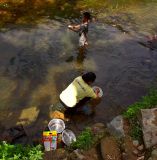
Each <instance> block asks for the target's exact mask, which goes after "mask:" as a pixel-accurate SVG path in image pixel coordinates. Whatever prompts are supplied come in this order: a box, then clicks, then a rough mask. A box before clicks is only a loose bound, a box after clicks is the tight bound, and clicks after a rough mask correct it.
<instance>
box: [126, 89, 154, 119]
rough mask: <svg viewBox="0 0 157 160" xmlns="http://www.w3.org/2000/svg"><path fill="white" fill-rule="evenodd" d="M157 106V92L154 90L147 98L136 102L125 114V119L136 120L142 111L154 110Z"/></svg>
mask: <svg viewBox="0 0 157 160" xmlns="http://www.w3.org/2000/svg"><path fill="white" fill-rule="evenodd" d="M155 105H157V90H155V89H152V90H151V91H150V92H149V94H148V95H147V96H144V97H142V99H141V100H140V101H139V102H136V103H134V104H132V105H130V106H129V107H128V110H127V111H126V112H124V117H126V118H128V119H134V118H135V117H136V116H137V114H138V113H139V111H140V110H141V109H146V108H152V107H154V106H155Z"/></svg>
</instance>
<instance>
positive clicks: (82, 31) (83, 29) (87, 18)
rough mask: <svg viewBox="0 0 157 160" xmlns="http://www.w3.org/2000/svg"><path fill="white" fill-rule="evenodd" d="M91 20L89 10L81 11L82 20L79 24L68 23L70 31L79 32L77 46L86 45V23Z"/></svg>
mask: <svg viewBox="0 0 157 160" xmlns="http://www.w3.org/2000/svg"><path fill="white" fill-rule="evenodd" d="M90 20H91V15H90V13H89V12H84V13H83V20H82V23H81V24H78V25H69V26H68V28H69V29H71V30H72V31H75V32H78V33H79V36H80V38H79V46H80V47H86V46H87V45H88V40H87V33H88V24H89V22H90Z"/></svg>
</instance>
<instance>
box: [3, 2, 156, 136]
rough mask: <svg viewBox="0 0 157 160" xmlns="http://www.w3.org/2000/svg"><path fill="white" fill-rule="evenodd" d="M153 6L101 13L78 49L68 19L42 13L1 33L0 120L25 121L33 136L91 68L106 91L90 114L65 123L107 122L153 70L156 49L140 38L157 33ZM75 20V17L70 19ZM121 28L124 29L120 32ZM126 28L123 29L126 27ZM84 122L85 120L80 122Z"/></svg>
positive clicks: (140, 92) (142, 89)
mask: <svg viewBox="0 0 157 160" xmlns="http://www.w3.org/2000/svg"><path fill="white" fill-rule="evenodd" d="M156 13H157V5H156V6H155V5H154V3H153V4H151V3H150V4H148V5H141V6H140V7H139V6H138V7H137V6H136V7H135V6H134V7H130V8H128V10H127V12H126V11H125V10H124V11H123V12H122V11H121V12H119V13H117V17H116V18H115V14H114V15H113V17H112V20H114V19H115V24H117V22H118V25H120V26H121V27H122V28H123V30H121V29H119V28H118V27H117V26H116V25H108V24H107V23H105V18H106V17H104V14H103V13H101V14H99V19H98V21H97V22H95V23H92V24H90V28H89V33H88V39H89V47H88V48H87V51H86V54H85V55H84V56H83V57H82V56H80V55H79V54H78V53H79V51H78V35H77V34H76V33H73V32H71V31H69V30H68V29H67V25H68V24H69V23H70V20H65V19H62V18H60V19H59V20H53V19H47V18H43V19H42V20H40V22H39V24H37V25H36V26H34V27H29V26H27V27H21V26H14V27H13V28H10V29H6V30H3V31H2V32H1V33H0V41H1V43H0V53H1V54H0V75H1V78H0V102H1V103H0V111H1V112H0V123H1V125H6V126H8V127H9V126H14V125H15V124H17V123H19V122H21V123H23V124H27V127H28V128H29V129H30V132H31V135H33V134H36V133H37V131H39V130H42V129H43V127H45V126H46V125H47V123H48V121H49V106H50V105H51V104H54V103H56V102H57V101H58V97H59V94H60V93H61V91H62V90H63V89H64V88H65V87H66V86H67V85H68V84H69V83H70V82H71V81H72V80H73V79H74V78H75V77H76V76H78V75H80V74H82V73H84V72H86V71H93V72H95V73H96V75H97V80H96V82H95V84H93V85H97V86H100V87H101V88H102V89H103V91H104V96H103V99H102V102H101V103H100V104H99V105H98V106H97V108H96V114H95V115H94V116H93V117H89V118H87V117H76V118H75V119H74V121H72V122H71V124H69V125H70V126H71V128H73V129H74V130H75V129H77V130H81V129H82V128H83V127H84V126H86V125H87V124H92V123H93V122H108V121H109V120H111V119H112V118H113V117H114V116H116V115H118V114H120V113H121V112H122V111H123V110H125V109H126V107H127V106H128V105H129V104H132V103H134V102H135V101H137V100H139V98H140V97H141V96H144V95H145V94H146V93H147V92H148V90H149V88H150V87H151V86H152V84H153V83H155V82H156V75H157V51H156V50H149V49H148V48H146V47H144V46H142V45H140V44H139V43H138V42H144V43H145V42H146V41H147V36H148V35H152V34H154V33H156V32H157V30H156V27H157V18H156V16H155V14H156ZM143 15H144V16H143ZM74 21H76V20H74ZM124 30H125V31H124ZM126 31H127V32H126ZM82 121H83V123H82Z"/></svg>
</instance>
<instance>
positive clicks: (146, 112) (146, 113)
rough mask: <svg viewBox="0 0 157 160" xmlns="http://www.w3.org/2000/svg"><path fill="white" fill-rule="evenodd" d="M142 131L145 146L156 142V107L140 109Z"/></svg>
mask: <svg viewBox="0 0 157 160" xmlns="http://www.w3.org/2000/svg"><path fill="white" fill-rule="evenodd" d="M141 113H142V132H143V139H144V143H145V147H146V148H150V147H152V146H154V145H156V144H157V108H153V109H142V110H141Z"/></svg>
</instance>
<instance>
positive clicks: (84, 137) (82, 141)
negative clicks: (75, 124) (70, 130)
mask: <svg viewBox="0 0 157 160" xmlns="http://www.w3.org/2000/svg"><path fill="white" fill-rule="evenodd" d="M93 138H94V137H93V135H92V131H91V128H86V129H85V130H84V131H82V132H81V134H80V135H79V136H78V137H77V140H76V142H73V143H72V144H71V146H70V147H71V148H72V149H84V150H87V149H89V148H91V146H92V145H93Z"/></svg>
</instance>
